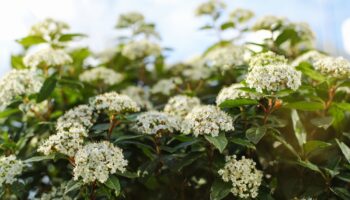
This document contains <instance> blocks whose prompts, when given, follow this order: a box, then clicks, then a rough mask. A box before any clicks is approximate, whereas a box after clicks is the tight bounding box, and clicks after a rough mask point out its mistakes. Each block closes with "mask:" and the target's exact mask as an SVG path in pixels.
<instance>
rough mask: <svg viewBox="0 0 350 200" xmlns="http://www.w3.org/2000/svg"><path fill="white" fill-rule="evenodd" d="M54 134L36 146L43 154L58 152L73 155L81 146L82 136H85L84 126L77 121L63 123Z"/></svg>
mask: <svg viewBox="0 0 350 200" xmlns="http://www.w3.org/2000/svg"><path fill="white" fill-rule="evenodd" d="M64 125H65V126H66V127H64V128H61V129H60V130H59V131H58V132H57V133H56V134H55V135H51V136H50V137H49V138H48V139H47V140H45V141H44V142H43V143H42V144H41V145H40V146H39V148H38V151H39V152H41V153H43V154H44V155H49V154H51V153H54V152H59V153H62V154H65V155H68V156H69V157H73V156H74V155H75V154H76V152H77V151H78V150H79V149H80V148H81V147H82V146H83V143H84V137H86V136H87V134H88V133H87V130H86V128H85V127H84V126H83V125H82V124H79V123H69V122H67V123H65V124H64Z"/></svg>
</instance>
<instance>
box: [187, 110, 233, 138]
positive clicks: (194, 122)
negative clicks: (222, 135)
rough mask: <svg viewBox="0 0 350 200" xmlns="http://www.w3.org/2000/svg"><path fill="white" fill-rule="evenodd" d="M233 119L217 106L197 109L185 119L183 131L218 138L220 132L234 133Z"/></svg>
mask: <svg viewBox="0 0 350 200" xmlns="http://www.w3.org/2000/svg"><path fill="white" fill-rule="evenodd" d="M233 130H234V127H233V119H232V118H231V117H230V116H229V115H228V114H226V113H225V112H224V111H222V110H220V109H219V108H218V107H216V106H212V105H205V106H197V107H195V108H194V109H193V110H192V111H191V112H190V113H188V115H187V116H186V117H185V120H184V124H183V127H182V131H183V132H184V133H185V134H189V133H193V134H194V135H195V136H196V137H198V136H199V135H211V136H212V137H216V136H218V135H219V132H220V131H233Z"/></svg>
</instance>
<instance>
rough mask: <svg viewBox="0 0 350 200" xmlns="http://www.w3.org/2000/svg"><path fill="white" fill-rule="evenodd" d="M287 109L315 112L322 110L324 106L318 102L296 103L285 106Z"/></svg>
mask: <svg viewBox="0 0 350 200" xmlns="http://www.w3.org/2000/svg"><path fill="white" fill-rule="evenodd" d="M286 107H287V108H292V109H297V110H302V111H317V110H323V109H324V105H323V104H322V103H320V102H309V101H297V102H291V103H288V104H287V105H286Z"/></svg>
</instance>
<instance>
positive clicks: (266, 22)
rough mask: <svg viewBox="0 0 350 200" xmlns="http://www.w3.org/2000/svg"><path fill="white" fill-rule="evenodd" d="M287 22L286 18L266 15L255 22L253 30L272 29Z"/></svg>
mask: <svg viewBox="0 0 350 200" xmlns="http://www.w3.org/2000/svg"><path fill="white" fill-rule="evenodd" d="M288 23H289V21H288V19H286V18H284V17H277V16H273V15H266V16H264V17H262V18H260V19H258V20H257V21H256V22H255V24H254V25H253V30H274V29H275V28H276V27H278V26H280V25H285V24H288Z"/></svg>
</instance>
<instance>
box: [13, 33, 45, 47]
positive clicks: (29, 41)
mask: <svg viewBox="0 0 350 200" xmlns="http://www.w3.org/2000/svg"><path fill="white" fill-rule="evenodd" d="M17 42H18V43H20V44H21V45H22V46H24V47H25V48H27V47H30V46H32V45H36V44H41V43H45V42H46V40H44V38H42V37H40V36H27V37H25V38H22V39H19V40H17Z"/></svg>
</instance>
